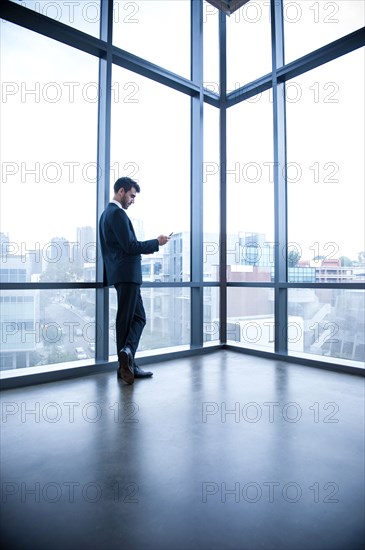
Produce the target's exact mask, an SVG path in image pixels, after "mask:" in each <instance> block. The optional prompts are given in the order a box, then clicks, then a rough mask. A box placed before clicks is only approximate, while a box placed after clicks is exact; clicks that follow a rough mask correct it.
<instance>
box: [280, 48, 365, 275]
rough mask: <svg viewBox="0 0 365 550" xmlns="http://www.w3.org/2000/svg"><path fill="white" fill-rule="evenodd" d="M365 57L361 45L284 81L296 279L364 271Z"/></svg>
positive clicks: (290, 224) (291, 251) (291, 263)
mask: <svg viewBox="0 0 365 550" xmlns="http://www.w3.org/2000/svg"><path fill="white" fill-rule="evenodd" d="M363 61H364V59H363V52H362V51H360V50H358V51H355V52H352V53H350V54H348V55H346V56H343V57H341V58H339V59H337V60H336V61H333V62H331V63H328V64H326V65H323V66H321V67H319V68H318V69H315V70H313V71H311V72H309V73H307V74H305V75H302V76H301V77H298V79H297V80H296V81H295V82H289V83H288V84H287V87H288V92H289V93H290V94H291V97H292V98H294V97H295V96H294V92H295V94H296V97H297V99H296V100H295V101H294V100H288V101H287V138H288V205H289V208H288V228H289V241H290V244H289V277H290V281H292V282H294V281H297V282H328V280H330V281H331V282H357V281H363V280H364V278H365V275H364V272H365V270H364V267H365V264H364V262H365V240H364V235H365V225H364V203H365V196H364V162H363V156H364V145H365V143H364V101H363V98H364V64H363Z"/></svg>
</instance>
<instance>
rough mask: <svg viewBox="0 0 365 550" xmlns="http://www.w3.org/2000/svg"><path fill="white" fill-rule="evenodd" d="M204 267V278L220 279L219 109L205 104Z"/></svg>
mask: <svg viewBox="0 0 365 550" xmlns="http://www.w3.org/2000/svg"><path fill="white" fill-rule="evenodd" d="M203 193H204V218H203V231H204V236H203V241H204V242H203V267H204V280H205V281H218V280H219V232H220V223H219V222H220V195H219V193H220V171H219V110H218V109H216V108H215V107H212V106H211V105H207V104H206V103H205V104H204V163H203Z"/></svg>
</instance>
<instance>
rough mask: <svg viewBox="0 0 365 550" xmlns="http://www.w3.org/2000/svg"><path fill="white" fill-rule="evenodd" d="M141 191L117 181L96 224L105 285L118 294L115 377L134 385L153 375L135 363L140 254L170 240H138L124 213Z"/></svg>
mask: <svg viewBox="0 0 365 550" xmlns="http://www.w3.org/2000/svg"><path fill="white" fill-rule="evenodd" d="M139 192H140V187H139V185H138V183H137V182H135V181H133V180H132V179H131V178H127V177H123V178H119V179H118V180H117V181H116V182H115V184H114V197H113V200H112V201H111V202H110V203H109V204H108V206H107V207H106V209H105V210H104V212H103V213H102V215H101V218H100V223H99V231H100V244H101V252H102V255H103V260H104V279H105V283H106V285H107V286H111V285H114V287H115V289H116V291H117V300H118V309H117V318H116V323H115V328H116V339H117V352H118V361H119V367H118V378H121V379H122V380H123V381H124V382H126V383H127V384H133V382H134V378H146V377H149V376H152V372H145V371H143V370H142V369H140V368H139V367H138V366H137V365H136V364H135V362H134V356H135V353H136V351H137V348H138V343H139V340H140V337H141V334H142V331H143V329H144V326H145V324H146V314H145V310H144V307H143V302H142V296H141V290H140V287H141V284H142V268H141V254H152V253H153V252H157V251H158V249H159V246H162V245H164V244H166V243H167V242H168V241H169V237H167V236H165V235H160V236H159V237H157V239H151V240H149V241H143V242H141V241H138V240H137V238H136V235H135V233H134V229H133V225H132V223H131V221H130V219H129V218H128V216H127V214H126V210H127V209H128V208H129V206H130V205H131V204H133V203H134V199H135V197H136V194H137V193H139Z"/></svg>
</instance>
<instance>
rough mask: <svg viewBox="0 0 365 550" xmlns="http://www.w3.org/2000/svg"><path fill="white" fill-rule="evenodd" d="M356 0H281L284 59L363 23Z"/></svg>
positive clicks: (364, 11)
mask: <svg viewBox="0 0 365 550" xmlns="http://www.w3.org/2000/svg"><path fill="white" fill-rule="evenodd" d="M364 23H365V3H364V2H361V1H359V0H336V1H335V2H327V1H326V0H320V1H317V2H309V1H308V0H296V1H295V2H292V1H290V0H284V33H285V62H286V63H289V62H290V61H293V60H294V59H297V58H298V57H302V56H303V55H306V54H308V53H309V52H311V51H313V50H316V49H318V48H321V47H322V46H325V45H326V44H328V43H329V42H332V41H334V40H337V39H338V38H341V37H342V36H345V35H346V34H349V33H351V32H353V31H356V30H357V29H360V28H361V27H363V26H364Z"/></svg>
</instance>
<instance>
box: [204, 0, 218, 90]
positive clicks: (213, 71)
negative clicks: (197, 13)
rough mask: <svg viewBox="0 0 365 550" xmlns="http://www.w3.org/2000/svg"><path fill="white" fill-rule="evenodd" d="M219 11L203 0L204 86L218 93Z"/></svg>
mask: <svg viewBox="0 0 365 550" xmlns="http://www.w3.org/2000/svg"><path fill="white" fill-rule="evenodd" d="M218 14H219V12H218V10H217V8H215V7H214V6H212V5H211V4H208V2H203V40H204V43H203V53H204V60H203V71H204V84H203V85H204V87H205V88H208V89H209V90H210V91H212V92H215V93H217V94H219V15H218Z"/></svg>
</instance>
